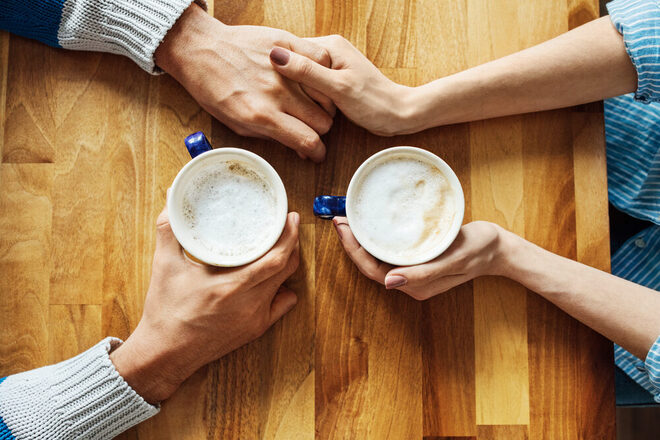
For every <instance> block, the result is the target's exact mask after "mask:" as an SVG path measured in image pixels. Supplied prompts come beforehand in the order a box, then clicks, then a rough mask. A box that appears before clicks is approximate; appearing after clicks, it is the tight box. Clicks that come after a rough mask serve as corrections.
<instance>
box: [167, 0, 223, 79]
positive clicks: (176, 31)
mask: <svg viewBox="0 0 660 440" xmlns="http://www.w3.org/2000/svg"><path fill="white" fill-rule="evenodd" d="M211 24H214V25H217V26H220V29H224V28H226V27H227V26H226V25H224V24H223V23H221V22H220V21H218V20H216V19H214V18H213V17H211V16H210V15H209V14H207V13H206V11H204V10H203V9H202V8H201V7H200V6H198V5H197V4H195V3H192V4H191V5H190V6H189V7H188V9H186V10H185V11H184V12H183V14H181V17H179V19H178V20H177V21H176V23H174V26H172V29H170V31H169V32H168V33H167V35H165V38H164V39H163V41H162V42H161V44H160V45H159V46H158V48H157V49H156V52H155V53H154V61H155V63H156V65H157V66H158V67H160V68H161V69H163V70H164V71H165V72H167V73H169V74H170V75H172V76H173V77H175V78H177V79H178V78H179V76H180V75H182V74H183V73H184V72H185V71H186V67H188V68H190V65H189V62H190V61H189V60H190V55H191V53H192V52H194V51H195V49H197V48H200V47H203V42H204V41H208V39H209V38H211V36H210V35H208V29H209V28H210V25H211ZM213 32H214V33H215V34H217V32H218V30H217V29H215V30H214V31H213ZM216 36H217V35H216Z"/></svg>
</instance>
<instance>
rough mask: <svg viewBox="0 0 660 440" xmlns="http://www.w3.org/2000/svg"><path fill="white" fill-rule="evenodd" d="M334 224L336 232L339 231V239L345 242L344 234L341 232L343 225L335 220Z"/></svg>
mask: <svg viewBox="0 0 660 440" xmlns="http://www.w3.org/2000/svg"><path fill="white" fill-rule="evenodd" d="M332 224H333V225H335V230H336V231H337V235H339V239H340V240H341V241H344V233H343V232H342V230H341V225H340V224H338V223H336V222H335V221H334V220H333V221H332Z"/></svg>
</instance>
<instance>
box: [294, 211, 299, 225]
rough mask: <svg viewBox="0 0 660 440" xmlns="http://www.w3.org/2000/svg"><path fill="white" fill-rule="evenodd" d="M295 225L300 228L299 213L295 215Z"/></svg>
mask: <svg viewBox="0 0 660 440" xmlns="http://www.w3.org/2000/svg"><path fill="white" fill-rule="evenodd" d="M293 224H294V225H296V226H298V225H299V224H300V214H298V213H297V212H294V213H293Z"/></svg>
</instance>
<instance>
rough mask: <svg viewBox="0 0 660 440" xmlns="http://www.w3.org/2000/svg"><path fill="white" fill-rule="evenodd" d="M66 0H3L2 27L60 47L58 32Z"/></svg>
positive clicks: (0, 18) (1, 9)
mask: <svg viewBox="0 0 660 440" xmlns="http://www.w3.org/2000/svg"><path fill="white" fill-rule="evenodd" d="M64 2H65V0H2V3H1V4H0V29H3V30H6V31H9V32H11V33H12V34H16V35H21V36H23V37H27V38H33V39H35V40H39V41H41V42H42V43H46V44H48V45H49V46H54V47H60V44H59V41H58V39H57V33H58V31H59V28H60V21H61V20H62V8H63V6H64Z"/></svg>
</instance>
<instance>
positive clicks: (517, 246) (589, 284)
mask: <svg viewBox="0 0 660 440" xmlns="http://www.w3.org/2000/svg"><path fill="white" fill-rule="evenodd" d="M502 249H503V251H502V255H503V257H502V258H503V260H504V263H503V264H502V266H501V267H502V270H501V274H502V275H504V276H507V277H508V278H511V279H513V280H515V281H517V282H519V283H521V284H523V285H524V286H525V287H527V288H528V289H530V290H532V291H534V292H537V293H538V294H539V295H541V296H542V297H544V298H545V299H547V300H548V301H550V302H552V303H554V304H555V305H556V306H558V307H559V308H561V309H562V310H564V311H565V312H566V313H568V314H569V315H571V316H573V317H574V318H576V319H577V320H579V321H581V322H582V323H584V324H586V325H588V326H589V327H591V328H593V329H594V330H596V331H597V332H599V333H601V334H602V335H604V336H605V337H607V338H609V339H611V340H613V341H614V342H616V343H617V344H619V345H621V346H622V347H624V348H625V349H627V350H628V351H630V352H631V353H633V354H634V355H636V356H638V357H640V358H642V359H644V358H645V357H646V354H647V353H648V350H649V348H650V347H651V346H652V345H653V343H654V342H655V340H656V339H657V338H658V336H659V335H660V317H659V316H660V315H658V310H660V294H658V292H656V291H654V290H651V289H648V288H646V287H643V286H640V285H638V284H635V283H632V282H630V281H626V280H624V279H622V278H618V277H616V276H614V275H611V274H608V273H606V272H603V271H600V270H597V269H594V268H592V267H589V266H586V265H584V264H581V263H578V262H576V261H573V260H569V259H567V258H563V257H560V256H558V255H555V254H553V253H551V252H548V251H546V250H544V249H542V248H540V247H538V246H536V245H534V244H532V243H530V242H528V241H525V240H524V239H522V238H520V237H518V236H516V235H514V234H512V233H510V232H503V235H502Z"/></svg>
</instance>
